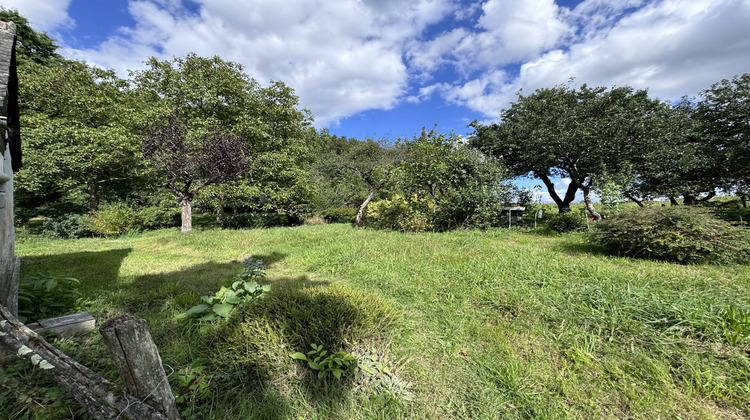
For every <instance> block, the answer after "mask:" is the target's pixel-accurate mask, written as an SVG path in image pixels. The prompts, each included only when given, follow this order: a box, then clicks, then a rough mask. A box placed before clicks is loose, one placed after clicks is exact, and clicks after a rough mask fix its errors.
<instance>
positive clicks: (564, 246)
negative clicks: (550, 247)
mask: <svg viewBox="0 0 750 420" xmlns="http://www.w3.org/2000/svg"><path fill="white" fill-rule="evenodd" d="M555 249H559V250H561V251H562V252H564V253H566V254H568V255H571V256H582V255H590V256H597V257H610V256H612V255H611V254H610V253H609V252H607V249H606V248H605V247H604V246H602V245H598V244H594V243H590V242H576V243H570V242H563V243H561V244H558V245H557V246H555Z"/></svg>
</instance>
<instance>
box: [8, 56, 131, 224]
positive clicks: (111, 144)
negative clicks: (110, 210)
mask: <svg viewBox="0 0 750 420" xmlns="http://www.w3.org/2000/svg"><path fill="white" fill-rule="evenodd" d="M19 70H21V75H20V77H19V79H20V83H19V91H20V92H19V97H20V107H21V126H22V129H23V131H24V143H25V144H26V146H25V147H24V154H25V156H24V157H25V165H24V168H23V169H22V170H21V171H20V172H19V173H18V175H17V178H16V188H17V191H18V192H17V195H16V197H17V199H18V204H19V207H21V209H23V208H27V209H36V210H41V211H44V208H38V206H41V205H43V206H45V207H47V208H48V209H49V208H50V207H52V206H60V205H62V206H63V207H65V208H67V209H69V210H72V211H83V210H85V209H88V210H90V211H94V210H96V209H97V207H98V205H99V202H100V201H101V199H102V196H104V197H107V198H124V197H125V196H127V195H128V194H130V193H131V191H133V190H134V189H135V187H134V185H135V184H136V183H137V182H138V180H139V175H140V174H141V173H142V171H143V165H142V164H141V163H140V159H139V157H140V150H139V142H140V141H139V138H138V136H137V135H136V133H134V131H133V124H134V121H135V115H136V114H137V113H138V106H137V104H136V102H135V100H134V98H133V97H132V95H131V93H130V90H129V87H128V84H127V82H126V81H124V80H122V79H120V78H119V77H117V76H116V75H115V73H114V71H112V70H103V69H99V68H96V67H92V66H88V65H86V64H85V63H82V62H78V61H70V60H64V59H58V60H55V61H51V62H48V63H47V64H45V65H42V64H38V63H36V62H28V63H26V64H25V65H24V66H23V67H21V68H19Z"/></svg>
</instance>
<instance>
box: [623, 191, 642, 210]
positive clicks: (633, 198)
mask: <svg viewBox="0 0 750 420" xmlns="http://www.w3.org/2000/svg"><path fill="white" fill-rule="evenodd" d="M625 198H627V199H628V200H630V201H632V202H634V203H635V204H638V207H644V205H643V201H641V200H639V199H637V198H635V197H633V196H632V195H630V194H625Z"/></svg>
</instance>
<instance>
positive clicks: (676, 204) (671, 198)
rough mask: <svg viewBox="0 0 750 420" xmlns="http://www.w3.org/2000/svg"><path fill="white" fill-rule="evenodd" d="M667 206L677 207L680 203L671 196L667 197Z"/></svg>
mask: <svg viewBox="0 0 750 420" xmlns="http://www.w3.org/2000/svg"><path fill="white" fill-rule="evenodd" d="M669 205H670V206H679V205H680V203H678V202H677V199H676V198H674V197H672V196H669Z"/></svg>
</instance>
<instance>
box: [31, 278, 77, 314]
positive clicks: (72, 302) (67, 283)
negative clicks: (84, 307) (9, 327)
mask: <svg viewBox="0 0 750 420" xmlns="http://www.w3.org/2000/svg"><path fill="white" fill-rule="evenodd" d="M79 286H80V282H79V281H78V280H77V279H74V278H72V277H62V276H56V275H51V274H49V273H38V274H35V275H31V276H23V277H22V278H21V281H20V283H19V285H18V314H19V319H21V321H23V322H26V321H27V320H36V319H43V318H50V317H54V316H58V315H62V314H65V313H68V312H71V311H74V310H76V309H77V308H78V305H79V303H80V298H81V293H80V291H79Z"/></svg>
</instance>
